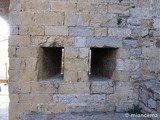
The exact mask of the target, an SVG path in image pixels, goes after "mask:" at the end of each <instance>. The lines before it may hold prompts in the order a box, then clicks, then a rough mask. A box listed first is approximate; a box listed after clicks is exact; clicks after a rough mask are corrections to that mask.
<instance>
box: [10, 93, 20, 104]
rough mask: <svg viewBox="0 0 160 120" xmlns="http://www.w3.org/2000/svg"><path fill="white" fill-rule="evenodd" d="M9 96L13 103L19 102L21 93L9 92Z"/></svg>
mask: <svg viewBox="0 0 160 120" xmlns="http://www.w3.org/2000/svg"><path fill="white" fill-rule="evenodd" d="M9 98H10V99H11V100H12V103H19V95H18V94H9Z"/></svg>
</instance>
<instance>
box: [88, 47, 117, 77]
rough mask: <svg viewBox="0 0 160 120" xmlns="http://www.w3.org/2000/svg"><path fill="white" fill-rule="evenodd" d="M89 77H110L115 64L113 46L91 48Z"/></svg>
mask: <svg viewBox="0 0 160 120" xmlns="http://www.w3.org/2000/svg"><path fill="white" fill-rule="evenodd" d="M89 66H90V69H89V75H90V78H91V79H94V78H98V79H99V78H100V79H104V78H106V79H111V77H112V74H113V71H114V70H115V66H116V49H115V48H91V49H90V56H89Z"/></svg>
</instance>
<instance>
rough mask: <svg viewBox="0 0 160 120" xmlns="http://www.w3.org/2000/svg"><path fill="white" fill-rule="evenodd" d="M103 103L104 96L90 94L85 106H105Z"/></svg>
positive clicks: (104, 100)
mask: <svg viewBox="0 0 160 120" xmlns="http://www.w3.org/2000/svg"><path fill="white" fill-rule="evenodd" d="M105 102H106V95H105V94H92V95H90V96H89V98H88V100H87V104H88V105H89V106H91V107H92V106H96V105H105Z"/></svg>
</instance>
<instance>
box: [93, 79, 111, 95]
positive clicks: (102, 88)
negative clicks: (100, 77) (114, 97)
mask: <svg viewBox="0 0 160 120" xmlns="http://www.w3.org/2000/svg"><path fill="white" fill-rule="evenodd" d="M113 86H114V83H113V81H92V82H91V93H96V94H113V92H114V88H113Z"/></svg>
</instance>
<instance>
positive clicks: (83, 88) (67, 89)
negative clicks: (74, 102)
mask: <svg viewBox="0 0 160 120" xmlns="http://www.w3.org/2000/svg"><path fill="white" fill-rule="evenodd" d="M89 86H90V83H89V82H64V83H60V85H59V89H58V93H60V94H76V93H81V94H82V93H83V94H85V93H89V92H90V90H89Z"/></svg>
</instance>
